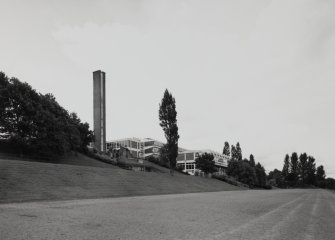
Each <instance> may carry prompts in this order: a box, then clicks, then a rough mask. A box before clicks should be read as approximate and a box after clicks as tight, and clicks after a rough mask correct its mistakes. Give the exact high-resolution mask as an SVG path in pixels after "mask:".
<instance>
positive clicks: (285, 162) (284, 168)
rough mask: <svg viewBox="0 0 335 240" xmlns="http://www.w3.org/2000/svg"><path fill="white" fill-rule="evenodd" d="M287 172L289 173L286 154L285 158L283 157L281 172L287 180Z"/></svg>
mask: <svg viewBox="0 0 335 240" xmlns="http://www.w3.org/2000/svg"><path fill="white" fill-rule="evenodd" d="M289 173H290V156H289V155H288V154H286V156H285V159H284V166H283V170H282V171H281V174H282V176H283V178H284V180H287V177H288V175H289Z"/></svg>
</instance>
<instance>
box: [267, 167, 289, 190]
mask: <svg viewBox="0 0 335 240" xmlns="http://www.w3.org/2000/svg"><path fill="white" fill-rule="evenodd" d="M268 182H269V184H270V185H271V186H275V187H279V188H284V187H286V184H285V179H284V176H283V174H282V172H281V171H279V170H278V169H275V170H273V171H271V172H269V175H268Z"/></svg>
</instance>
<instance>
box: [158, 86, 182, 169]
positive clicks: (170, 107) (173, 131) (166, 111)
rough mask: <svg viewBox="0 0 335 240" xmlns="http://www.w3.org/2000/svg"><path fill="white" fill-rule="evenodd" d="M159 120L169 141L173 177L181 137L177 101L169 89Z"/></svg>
mask: <svg viewBox="0 0 335 240" xmlns="http://www.w3.org/2000/svg"><path fill="white" fill-rule="evenodd" d="M159 120H160V126H161V127H162V128H163V131H164V133H165V138H166V140H167V149H168V159H169V166H170V174H171V175H173V169H175V168H176V159H177V156H178V139H179V135H178V126H177V111H176V101H175V99H174V97H173V96H172V94H171V93H169V91H168V90H167V89H166V90H165V92H164V96H163V99H162V102H161V103H160V105H159Z"/></svg>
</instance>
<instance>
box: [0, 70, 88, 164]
mask: <svg viewBox="0 0 335 240" xmlns="http://www.w3.org/2000/svg"><path fill="white" fill-rule="evenodd" d="M0 96H1V101H0V138H1V139H2V140H3V141H6V142H11V143H12V144H14V145H15V146H16V148H17V149H18V150H19V151H21V152H22V153H27V154H35V155H38V156H40V157H47V158H48V157H55V156H61V155H63V154H64V153H66V152H69V151H71V150H72V151H85V149H86V146H87V145H88V144H89V143H90V142H91V141H93V133H92V131H90V130H89V125H88V124H87V123H82V122H81V120H80V119H79V118H78V116H77V114H75V113H69V112H68V111H67V110H65V109H64V108H63V107H61V106H60V105H59V104H58V102H57V101H56V99H55V97H54V96H53V95H52V94H45V95H43V94H41V93H37V92H36V90H34V89H33V88H32V87H31V86H30V85H29V84H28V83H23V82H21V81H20V80H18V79H16V78H8V77H7V76H6V75H5V74H4V73H2V72H0Z"/></svg>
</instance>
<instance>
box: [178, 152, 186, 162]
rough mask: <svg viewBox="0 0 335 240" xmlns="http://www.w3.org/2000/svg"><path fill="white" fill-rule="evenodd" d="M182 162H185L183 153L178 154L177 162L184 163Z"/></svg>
mask: <svg viewBox="0 0 335 240" xmlns="http://www.w3.org/2000/svg"><path fill="white" fill-rule="evenodd" d="M184 160H185V154H184V153H181V154H178V157H177V161H184Z"/></svg>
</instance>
